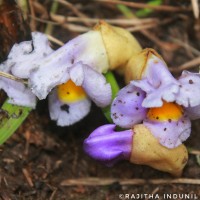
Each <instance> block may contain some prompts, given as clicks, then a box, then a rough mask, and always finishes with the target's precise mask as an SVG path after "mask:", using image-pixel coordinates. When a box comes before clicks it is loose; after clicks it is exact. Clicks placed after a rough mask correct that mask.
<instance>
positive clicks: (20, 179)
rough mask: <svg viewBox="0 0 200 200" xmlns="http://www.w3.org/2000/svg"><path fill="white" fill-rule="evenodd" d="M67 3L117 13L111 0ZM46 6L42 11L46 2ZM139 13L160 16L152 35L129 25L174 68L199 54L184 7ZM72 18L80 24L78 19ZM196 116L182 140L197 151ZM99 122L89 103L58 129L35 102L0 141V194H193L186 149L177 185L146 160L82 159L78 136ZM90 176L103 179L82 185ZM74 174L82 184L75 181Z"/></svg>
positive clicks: (40, 26) (111, 199)
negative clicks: (83, 113)
mask: <svg viewBox="0 0 200 200" xmlns="http://www.w3.org/2000/svg"><path fill="white" fill-rule="evenodd" d="M36 2H38V3H39V2H42V6H44V8H45V9H46V8H49V7H50V3H51V2H52V1H50V0H49V1H47V0H46V1H36ZM69 2H71V3H72V2H73V6H74V7H75V8H77V10H78V11H79V12H81V13H82V14H84V15H86V16H88V17H90V18H97V17H99V18H114V19H122V18H125V17H124V16H123V15H122V14H121V13H120V11H119V10H117V8H116V6H115V5H113V4H109V3H98V2H97V1H69ZM138 2H139V1H138ZM140 2H141V1H140ZM164 2H165V3H166V5H170V6H177V7H186V8H189V7H190V6H191V5H190V1H186V0H185V1H184V0H182V1H177V2H175V1H170V0H167V1H164ZM144 3H145V1H144ZM132 10H133V12H134V11H135V10H137V9H134V8H132ZM47 11H48V12H49V9H48V10H47ZM57 13H58V14H62V15H65V16H76V13H75V14H74V12H73V11H72V9H71V8H67V7H65V6H60V8H59V9H58V12H57ZM42 14H44V13H42V12H41V13H40V12H39V11H38V12H36V15H37V16H38V17H40V18H43V19H46V17H47V16H45V15H42ZM79 14H80V13H79ZM147 17H148V18H150V17H155V18H157V19H159V20H160V22H161V23H160V24H158V25H156V26H154V27H153V28H151V29H149V30H148V31H149V34H150V35H151V36H156V39H153V40H152V38H151V39H150V38H148V37H147V35H148V34H146V35H145V34H144V30H142V31H141V30H139V31H136V32H134V35H135V36H136V37H137V39H138V40H139V42H140V43H141V44H142V46H143V47H151V48H155V49H156V50H157V51H158V52H159V53H160V54H161V55H162V56H163V57H164V59H165V61H166V63H168V64H169V66H170V67H173V69H174V68H175V69H177V68H178V67H179V66H182V65H183V64H184V63H186V62H188V61H191V60H193V59H194V58H196V57H197V56H199V55H200V53H199V49H200V48H199V47H200V40H199V38H200V32H199V31H200V21H199V19H198V20H197V19H195V18H194V16H193V12H192V8H191V10H189V11H177V12H171V11H159V10H158V11H155V12H153V13H152V14H151V15H148V16H147ZM77 24H78V25H82V26H86V25H85V24H84V23H82V22H79V23H77ZM36 25H37V26H36V28H37V30H40V31H44V28H45V24H44V23H39V22H36ZM121 26H122V25H121ZM123 27H127V26H126V25H123ZM78 34H79V33H78V32H77V31H75V30H74V31H71V30H68V29H64V28H62V27H61V26H56V27H55V28H54V32H53V36H54V37H56V38H59V39H60V40H62V41H63V42H67V41H68V40H69V39H70V38H73V37H75V36H76V35H78ZM158 38H159V39H160V41H158ZM177 40H178V41H177ZM160 42H161V44H160ZM186 45H187V47H186ZM188 46H189V47H188ZM191 47H193V48H195V50H194V49H192V48H191ZM55 48H56V47H55ZM198 53H199V54H198ZM197 66H198V65H197V64H196V65H194V67H197ZM192 70H197V68H192ZM119 80H120V83H121V85H123V81H122V77H119ZM199 122H200V121H199V120H197V121H194V122H193V128H192V134H191V137H190V139H189V140H188V141H187V142H186V145H187V147H190V148H192V149H193V150H200V146H199V141H200V134H199V131H200V125H199ZM105 123H107V121H106V119H105V118H104V116H103V114H102V112H101V110H100V109H99V108H97V107H96V106H95V105H93V106H92V109H91V112H90V114H89V115H88V116H87V117H86V118H85V119H84V120H82V121H81V122H79V123H77V124H75V125H74V126H70V127H65V128H60V127H57V126H56V125H55V123H54V122H52V121H51V120H50V119H49V116H48V106H47V102H46V101H42V102H40V103H39V104H38V106H37V109H36V110H34V111H32V112H31V114H30V115H29V117H28V118H27V119H26V121H25V122H24V123H23V124H22V125H21V127H20V128H19V129H18V130H17V131H16V133H15V134H14V135H13V136H12V137H11V138H10V139H9V140H8V141H7V142H6V143H5V144H4V145H2V146H0V157H1V159H0V199H2V200H9V199H12V200H15V199H16V200H18V199H20V200H31V199H34V200H46V199H49V200H53V199H56V200H60V199H61V200H62V199H63V200H64V199H66V200H68V199H69V200H72V199H73V200H76V199H77V200H78V199H79V200H80V199H83V200H86V199H88V200H90V199H91V200H94V199H95V200H117V199H120V197H121V196H120V197H119V195H120V194H130V195H131V194H133V195H137V194H139V195H140V197H139V198H138V199H145V196H142V194H143V195H144V194H158V195H159V199H164V194H170V193H171V194H188V193H190V194H191V193H195V194H196V195H197V196H198V198H200V189H199V188H200V186H199V184H200V183H199V180H200V167H199V165H198V163H197V159H196V155H194V154H190V156H189V161H188V164H187V166H186V168H185V169H184V173H183V175H182V177H181V178H186V179H182V181H183V184H180V183H179V184H178V183H167V181H168V180H169V179H173V177H171V176H170V175H169V174H166V173H162V172H159V171H157V170H154V169H152V168H150V167H147V166H137V165H132V164H130V163H128V162H125V161H124V162H120V163H118V164H117V165H116V166H114V167H112V168H107V167H104V166H103V165H101V164H99V163H97V162H95V161H93V160H92V159H90V158H89V157H88V156H87V155H85V154H84V152H83V148H82V144H83V140H84V138H86V137H87V136H88V135H89V134H90V133H91V132H92V131H93V130H94V129H95V128H97V127H98V126H100V125H103V124H105ZM197 154H199V151H198V152H197ZM91 177H93V178H99V183H102V184H103V185H101V186H97V185H90V186H86V185H85V184H86V183H89V180H88V179H87V178H91ZM80 178H82V179H81V180H82V181H84V183H83V182H79V179H80ZM108 178H110V179H113V182H112V183H111V184H105V180H107V179H108ZM69 179H73V180H74V181H76V184H71V186H66V183H69ZM124 179H130V180H132V184H129V185H126V184H123V182H122V181H123V180H124ZM136 179H142V180H143V181H144V182H142V183H140V184H139V183H138V182H137V184H133V182H134V180H136ZM152 179H156V180H157V179H159V180H162V181H166V184H153V183H152V182H151V180H152ZM188 179H192V180H193V182H191V180H189V181H190V182H188ZM136 181H137V180H136ZM195 183H196V184H195ZM197 183H198V184H197ZM148 197H149V196H147V198H146V199H148ZM127 199H131V197H129V198H128V197H127ZM132 199H136V196H135V198H134V196H132ZM149 199H150V198H149ZM154 199H156V198H155V197H154ZM177 199H181V198H177ZM190 199H192V197H191V198H190Z"/></svg>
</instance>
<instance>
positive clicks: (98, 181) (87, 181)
mask: <svg viewBox="0 0 200 200" xmlns="http://www.w3.org/2000/svg"><path fill="white" fill-rule="evenodd" d="M116 182H118V183H119V184H120V185H145V184H154V185H160V184H171V183H174V184H191V185H200V179H190V178H177V179H115V178H80V179H67V180H64V181H62V182H61V185H62V186H75V185H83V186H105V185H111V184H113V183H116Z"/></svg>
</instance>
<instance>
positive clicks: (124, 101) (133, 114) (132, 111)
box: [111, 84, 147, 128]
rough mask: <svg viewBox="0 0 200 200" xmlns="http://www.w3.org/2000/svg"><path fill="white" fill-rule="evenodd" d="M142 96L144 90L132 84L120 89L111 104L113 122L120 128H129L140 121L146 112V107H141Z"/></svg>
mask: <svg viewBox="0 0 200 200" xmlns="http://www.w3.org/2000/svg"><path fill="white" fill-rule="evenodd" d="M144 98H145V92H143V91H142V90H141V89H140V88H137V87H135V86H133V85H132V84H129V85H127V86H126V87H124V88H123V89H121V90H120V91H119V93H118V95H117V97H116V98H115V99H114V100H113V103H112V106H111V118H112V119H113V121H114V123H115V124H117V125H119V126H120V127H122V128H131V127H132V126H133V125H135V124H136V123H139V122H141V121H142V120H143V119H144V118H145V117H146V114H147V109H146V108H143V107H142V101H143V100H144Z"/></svg>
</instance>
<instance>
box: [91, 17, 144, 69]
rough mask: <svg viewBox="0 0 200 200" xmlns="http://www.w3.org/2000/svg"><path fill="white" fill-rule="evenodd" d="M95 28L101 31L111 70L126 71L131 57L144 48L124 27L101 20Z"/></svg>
mask: <svg viewBox="0 0 200 200" xmlns="http://www.w3.org/2000/svg"><path fill="white" fill-rule="evenodd" d="M94 30H96V31H100V33H101V36H102V39H103V42H104V46H105V49H106V52H107V56H108V61H109V64H110V66H109V68H110V69H111V70H114V69H119V68H121V70H120V71H124V69H125V68H126V65H127V63H128V62H129V60H130V58H131V57H132V56H133V55H135V54H136V53H139V52H140V51H141V50H142V48H141V46H140V44H139V43H138V41H137V40H136V39H135V38H134V36H133V35H132V34H131V33H130V32H128V31H127V30H125V29H123V28H119V27H115V26H111V25H109V24H107V23H106V22H104V21H101V22H100V23H99V24H97V25H96V26H95V27H94Z"/></svg>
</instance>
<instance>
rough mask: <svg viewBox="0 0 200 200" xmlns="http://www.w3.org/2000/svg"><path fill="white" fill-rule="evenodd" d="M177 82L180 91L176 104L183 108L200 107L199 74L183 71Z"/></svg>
mask: <svg viewBox="0 0 200 200" xmlns="http://www.w3.org/2000/svg"><path fill="white" fill-rule="evenodd" d="M178 82H179V83H180V84H179V87H180V90H179V93H178V94H177V96H176V102H177V103H178V104H180V105H183V106H184V107H194V106H198V105H200V74H198V73H191V72H188V71H183V72H182V75H181V76H180V78H179V80H178Z"/></svg>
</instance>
